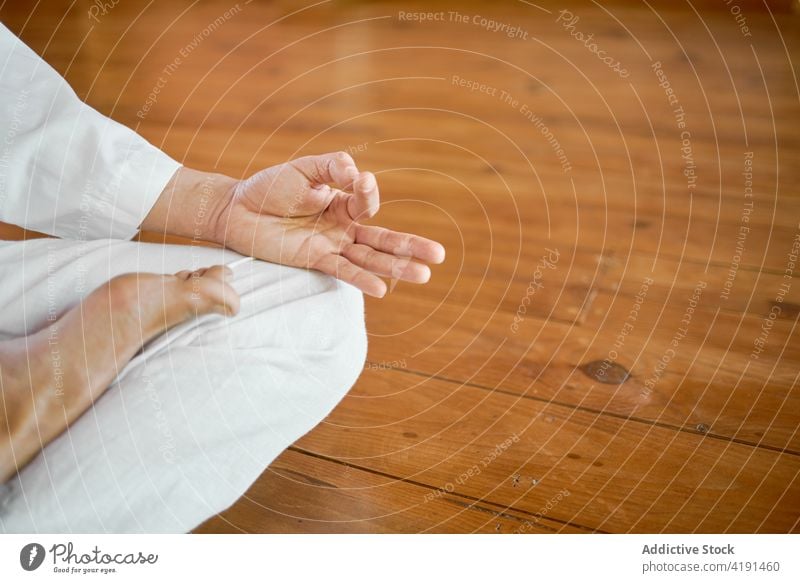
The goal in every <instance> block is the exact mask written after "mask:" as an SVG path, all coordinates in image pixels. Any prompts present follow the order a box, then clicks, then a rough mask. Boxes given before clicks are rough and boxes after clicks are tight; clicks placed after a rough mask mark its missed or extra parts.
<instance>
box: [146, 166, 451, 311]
mask: <svg viewBox="0 0 800 583" xmlns="http://www.w3.org/2000/svg"><path fill="white" fill-rule="evenodd" d="M379 206H380V200H379V194H378V185H377V182H376V180H375V177H374V176H373V175H372V174H371V173H369V172H359V171H358V168H357V167H356V165H355V162H353V159H352V158H351V157H350V156H349V155H347V154H346V153H344V152H339V153H334V154H324V155H321V156H306V157H304V158H298V159H297V160H293V161H291V162H287V163H285V164H280V165H278V166H273V167H272V168H267V169H266V170H262V171H261V172H258V173H256V174H254V175H253V176H251V177H250V178H248V179H246V180H242V181H236V180H233V179H230V178H227V177H224V176H220V175H215V174H205V173H200V172H196V171H192V170H188V169H185V168H182V169H181V170H179V171H178V172H177V173H176V175H175V177H173V179H172V180H171V181H170V184H169V185H167V187H166V188H165V189H164V192H163V193H162V196H161V198H159V200H158V202H157V203H156V205H155V206H154V207H153V209H152V210H151V212H150V214H149V215H148V216H147V218H146V219H145V221H144V222H143V223H142V228H143V229H145V230H157V231H163V232H167V233H171V234H175V235H180V236H184V237H186V236H188V237H193V238H200V239H205V240H209V241H212V242H215V243H219V244H222V245H224V246H226V247H229V248H231V249H233V250H235V251H238V252H239V253H242V254H244V255H252V256H253V257H256V258H258V259H264V260H266V261H272V262H274V263H281V264H284V265H291V266H294V267H307V268H311V269H317V270H319V271H322V272H324V273H328V274H330V275H333V276H335V277H338V278H339V279H341V280H343V281H346V282H347V283H350V284H352V285H354V286H356V287H357V288H359V289H360V290H361V291H363V292H364V293H367V294H369V295H372V296H376V297H382V296H383V295H385V294H386V284H385V283H384V282H383V281H382V280H381V277H388V278H392V279H400V280H405V281H410V282H414V283H425V282H427V281H428V279H429V278H430V269H429V268H428V266H427V265H425V263H441V262H442V261H444V255H445V252H444V247H442V246H441V245H440V244H439V243H436V242H435V241H431V240H429V239H425V238H423V237H418V236H416V235H410V234H406V233H398V232H395V231H390V230H388V229H384V228H381V227H374V226H367V225H362V224H360V223H359V221H361V220H364V219H367V218H369V217H371V216H373V215H374V214H375V213H376V212H377V211H378V207H379ZM190 223H191V224H190Z"/></svg>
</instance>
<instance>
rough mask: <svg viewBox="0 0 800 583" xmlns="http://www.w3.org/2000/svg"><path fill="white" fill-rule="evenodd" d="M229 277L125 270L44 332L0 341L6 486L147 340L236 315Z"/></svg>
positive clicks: (222, 270) (216, 270)
mask: <svg viewBox="0 0 800 583" xmlns="http://www.w3.org/2000/svg"><path fill="white" fill-rule="evenodd" d="M229 275H230V269H229V268H227V267H223V266H215V267H210V268H207V269H200V270H198V271H194V272H189V271H181V272H179V273H176V274H175V275H156V274H151V273H130V274H126V275H120V276H118V277H115V278H114V279H112V280H111V281H109V282H108V283H106V284H104V285H102V286H101V287H99V288H98V289H96V290H95V291H93V292H92V293H91V294H90V295H89V296H88V297H86V299H84V300H83V301H82V302H81V303H80V304H79V305H77V306H75V307H74V308H72V309H71V310H70V311H68V312H67V313H66V314H64V315H63V316H62V317H61V318H59V319H58V320H57V321H55V322H52V323H51V324H49V325H48V326H47V327H45V328H44V329H42V330H40V331H39V332H36V333H34V334H31V335H29V336H27V337H24V338H15V339H14V340H8V341H5V342H0V397H2V398H1V399H0V483H2V482H5V481H6V480H7V479H8V478H10V477H11V476H13V475H14V474H15V473H16V472H17V471H18V470H19V469H21V468H22V467H23V466H24V465H25V464H26V463H28V462H29V461H30V460H31V459H32V458H33V457H34V456H35V455H36V454H37V453H38V452H39V451H40V450H41V449H42V448H43V447H44V446H45V445H47V444H48V443H49V442H50V441H52V440H53V439H54V438H56V437H57V436H58V435H59V434H60V433H61V432H63V431H64V430H65V429H66V428H67V427H68V426H69V425H70V424H71V423H72V422H73V421H75V420H76V419H77V418H78V417H80V415H81V414H82V413H83V412H84V411H86V410H87V409H88V408H89V407H90V406H91V405H92V403H93V402H94V401H95V399H97V398H98V397H99V396H100V395H102V394H103V392H105V390H106V389H107V388H108V386H109V384H110V383H111V381H112V380H113V379H114V378H115V377H116V376H117V374H118V373H119V372H120V371H121V370H122V369H123V367H124V366H125V365H126V364H127V363H128V361H130V359H131V358H133V356H134V355H135V354H136V352H137V351H138V350H139V349H140V348H141V347H142V345H143V344H145V343H146V342H148V341H149V340H151V339H152V338H154V337H155V336H157V335H158V334H160V333H162V332H163V331H165V330H166V329H168V328H171V327H172V326H175V325H176V324H179V323H181V322H183V321H185V320H188V319H190V318H192V317H195V316H197V315H200V314H209V313H219V314H223V315H234V314H236V313H237V312H238V311H239V296H238V295H237V293H236V292H235V291H234V290H233V288H231V287H230V286H229V285H228V284H227V283H225V277H226V276H229Z"/></svg>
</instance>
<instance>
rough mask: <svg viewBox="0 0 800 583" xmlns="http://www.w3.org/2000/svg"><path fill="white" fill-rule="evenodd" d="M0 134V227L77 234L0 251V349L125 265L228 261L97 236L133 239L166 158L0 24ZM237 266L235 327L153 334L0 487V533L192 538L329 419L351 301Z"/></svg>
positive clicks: (233, 257)
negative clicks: (89, 102)
mask: <svg viewBox="0 0 800 583" xmlns="http://www.w3.org/2000/svg"><path fill="white" fill-rule="evenodd" d="M23 103H24V114H23V113H20V112H17V113H15V111H16V110H15V107H23V105H21V104H23ZM15 104H17V105H15ZM6 138H9V139H6ZM0 141H2V148H3V150H2V157H0V175H1V177H0V220H2V221H5V222H10V223H15V224H17V225H21V226H23V227H27V228H30V229H35V230H38V231H43V232H46V233H50V234H53V235H56V236H60V237H69V238H74V239H78V240H73V241H68V240H63V239H38V240H30V241H26V242H0V282H2V285H0V339H11V338H18V337H22V336H24V335H26V334H28V333H31V332H33V331H36V330H39V329H41V328H42V327H44V326H46V325H47V324H48V318H49V317H51V316H52V314H59V315H60V314H63V313H64V312H65V311H66V310H68V309H69V308H70V307H72V306H74V305H76V304H77V303H78V302H79V301H80V300H81V298H83V297H85V296H86V295H88V294H89V293H91V291H92V290H94V289H95V288H96V287H98V286H100V285H101V284H103V283H104V282H106V281H108V280H109V279H111V278H112V277H114V276H116V275H119V274H122V273H129V272H136V271H141V272H151V273H175V272H177V271H180V270H183V269H196V268H199V267H203V266H210V265H215V264H221V263H229V264H230V263H232V262H237V260H240V259H241V256H240V255H238V254H236V253H232V252H230V251H224V250H221V249H211V248H198V247H188V246H172V245H152V244H142V243H135V242H130V241H120V240H111V238H127V237H130V236H131V235H132V234H134V233H135V232H136V230H137V227H138V225H139V224H140V223H141V221H142V219H143V218H144V217H145V216H146V214H147V212H148V211H149V210H150V208H151V206H152V204H153V203H154V202H155V199H156V198H157V196H158V194H159V193H160V192H161V190H162V189H163V187H164V185H165V184H166V183H167V182H168V180H169V178H170V177H171V176H172V174H173V173H174V171H175V170H176V169H177V167H178V164H177V163H176V162H174V161H172V160H170V159H169V158H168V157H167V156H166V155H164V154H163V153H161V152H160V151H159V150H158V149H156V148H154V147H153V146H151V145H150V144H148V143H147V142H145V141H144V140H142V139H141V138H140V137H139V136H137V135H136V134H135V133H133V132H132V131H130V130H128V129H127V128H125V127H123V126H121V125H119V124H116V123H115V122H113V121H110V120H108V119H106V118H104V117H103V116H101V115H100V114H98V113H97V112H95V111H94V110H92V109H91V108H89V107H88V106H86V105H85V104H83V103H81V102H80V101H79V100H78V99H77V97H76V96H75V95H74V93H72V91H71V90H70V89H69V87H68V86H67V85H66V83H65V82H64V81H63V80H62V79H61V78H60V77H59V76H58V75H57V73H55V71H53V70H52V69H51V68H50V67H49V66H47V65H46V64H45V63H43V62H42V61H41V60H40V59H39V58H38V57H36V55H35V54H34V53H33V52H32V51H30V50H29V49H28V48H27V47H25V46H24V45H23V44H22V43H20V42H19V41H18V40H17V39H16V38H15V37H13V35H11V33H10V32H8V30H7V29H5V28H4V27H2V26H1V25H0ZM234 274H235V277H234V280H233V282H232V285H233V287H234V288H235V289H236V290H237V291H238V292H239V293H240V294H241V298H242V303H241V311H240V313H239V314H238V315H237V316H236V317H234V318H223V317H221V316H208V317H204V318H201V319H199V320H196V321H193V322H188V323H185V324H183V325H180V326H177V327H175V328H173V329H171V330H169V331H168V332H167V333H166V334H164V335H162V336H161V337H159V338H156V339H155V340H153V341H152V342H151V343H149V344H148V345H147V346H146V347H145V348H144V350H143V351H142V352H141V353H140V354H139V355H137V356H136V357H134V359H133V360H132V361H131V362H130V363H129V364H128V365H127V366H126V367H125V368H124V369H123V370H122V371H120V374H119V376H118V377H117V379H116V380H115V381H114V383H112V385H111V387H110V388H109V389H108V391H107V392H106V394H104V395H103V396H102V397H101V398H100V399H99V400H98V401H97V402H96V404H95V405H94V406H93V407H92V408H91V409H89V410H88V411H87V412H86V413H85V414H84V415H83V416H81V417H80V418H79V419H78V420H77V421H76V422H75V423H74V424H73V425H72V426H70V427H69V429H68V430H67V431H66V432H65V433H63V434H62V435H61V436H59V437H58V438H57V439H55V440H54V441H53V442H51V443H50V444H49V445H48V446H47V447H45V448H44V450H43V451H42V452H41V453H40V454H39V455H38V457H36V458H35V459H34V460H33V461H32V462H31V463H30V464H29V465H28V466H26V467H25V468H24V469H23V470H22V471H21V472H20V473H19V474H18V475H17V476H15V477H14V478H12V479H11V480H10V481H9V482H7V483H6V484H5V485H2V486H0V532H39V533H44V532H47V533H56V532H58V533H64V532H185V531H188V530H191V529H192V528H194V527H196V526H197V525H199V524H200V523H202V522H203V521H204V520H205V519H207V518H208V517H210V516H212V515H213V514H215V513H217V512H220V511H222V510H223V509H225V508H227V507H228V506H230V505H231V504H232V503H233V502H235V501H236V500H237V499H238V498H239V497H240V496H241V495H242V494H243V493H244V492H245V491H246V489H247V488H248V487H249V486H250V485H251V484H252V483H253V481H254V480H255V479H256V478H257V477H258V476H259V475H260V473H261V472H262V471H263V470H264V469H265V468H266V466H267V465H268V464H269V463H270V462H271V461H272V460H273V459H274V458H275V457H276V456H277V455H279V454H280V453H281V451H283V450H284V449H285V448H286V447H287V446H289V445H290V444H291V443H292V442H294V441H295V440H296V439H298V438H299V437H300V436H302V435H303V434H304V433H306V432H307V431H308V430H310V429H311V428H312V427H314V426H315V425H316V424H317V423H318V422H319V421H320V420H321V419H323V418H324V417H325V416H326V415H327V414H328V413H329V412H330V411H331V409H332V408H333V407H334V406H335V405H336V403H338V401H339V400H340V399H341V398H342V397H343V396H344V394H345V393H346V392H347V391H348V390H349V388H350V386H351V385H352V384H353V383H354V382H355V380H356V378H357V377H358V375H359V373H360V372H361V370H362V367H363V363H364V359H365V356H366V332H365V328H364V313H363V298H362V295H361V293H360V292H359V291H358V290H357V289H355V288H353V287H351V286H349V285H347V284H344V283H342V282H340V281H338V280H336V279H333V278H331V277H329V276H326V275H323V274H320V273H317V272H311V271H305V270H300V269H294V268H289V267H283V266H279V265H274V264H269V263H264V262H261V261H253V262H248V263H240V262H239V263H238V264H237V266H236V267H235V269H234Z"/></svg>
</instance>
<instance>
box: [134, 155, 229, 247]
mask: <svg viewBox="0 0 800 583" xmlns="http://www.w3.org/2000/svg"><path fill="white" fill-rule="evenodd" d="M238 182H239V181H238V180H236V179H235V178H231V177H230V176H226V175H224V174H216V173H213V172H201V171H199V170H193V169H191V168H186V167H185V166H181V167H180V168H179V169H178V170H177V171H176V172H175V174H174V175H173V176H172V178H171V179H170V181H169V182H168V183H167V185H166V186H165V187H164V189H163V190H162V191H161V195H160V196H159V198H158V200H157V201H156V204H155V205H153V208H152V209H151V210H150V212H149V213H148V215H147V217H146V218H145V220H144V221H142V225H141V228H142V230H143V231H153V232H157V233H164V234H167V235H176V236H179V237H185V238H188V239H192V240H195V241H209V242H212V243H220V244H221V243H222V241H220V240H219V232H220V226H219V224H220V222H221V221H222V217H223V215H225V213H226V209H227V208H228V207H229V206H230V204H231V202H232V199H233V196H234V192H235V189H236V185H237V184H238Z"/></svg>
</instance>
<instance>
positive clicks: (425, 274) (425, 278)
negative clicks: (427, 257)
mask: <svg viewBox="0 0 800 583" xmlns="http://www.w3.org/2000/svg"><path fill="white" fill-rule="evenodd" d="M421 272H422V281H421V282H420V283H428V282H429V281H430V280H431V268H430V267H428V266H427V265H423V266H422V270H421Z"/></svg>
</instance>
